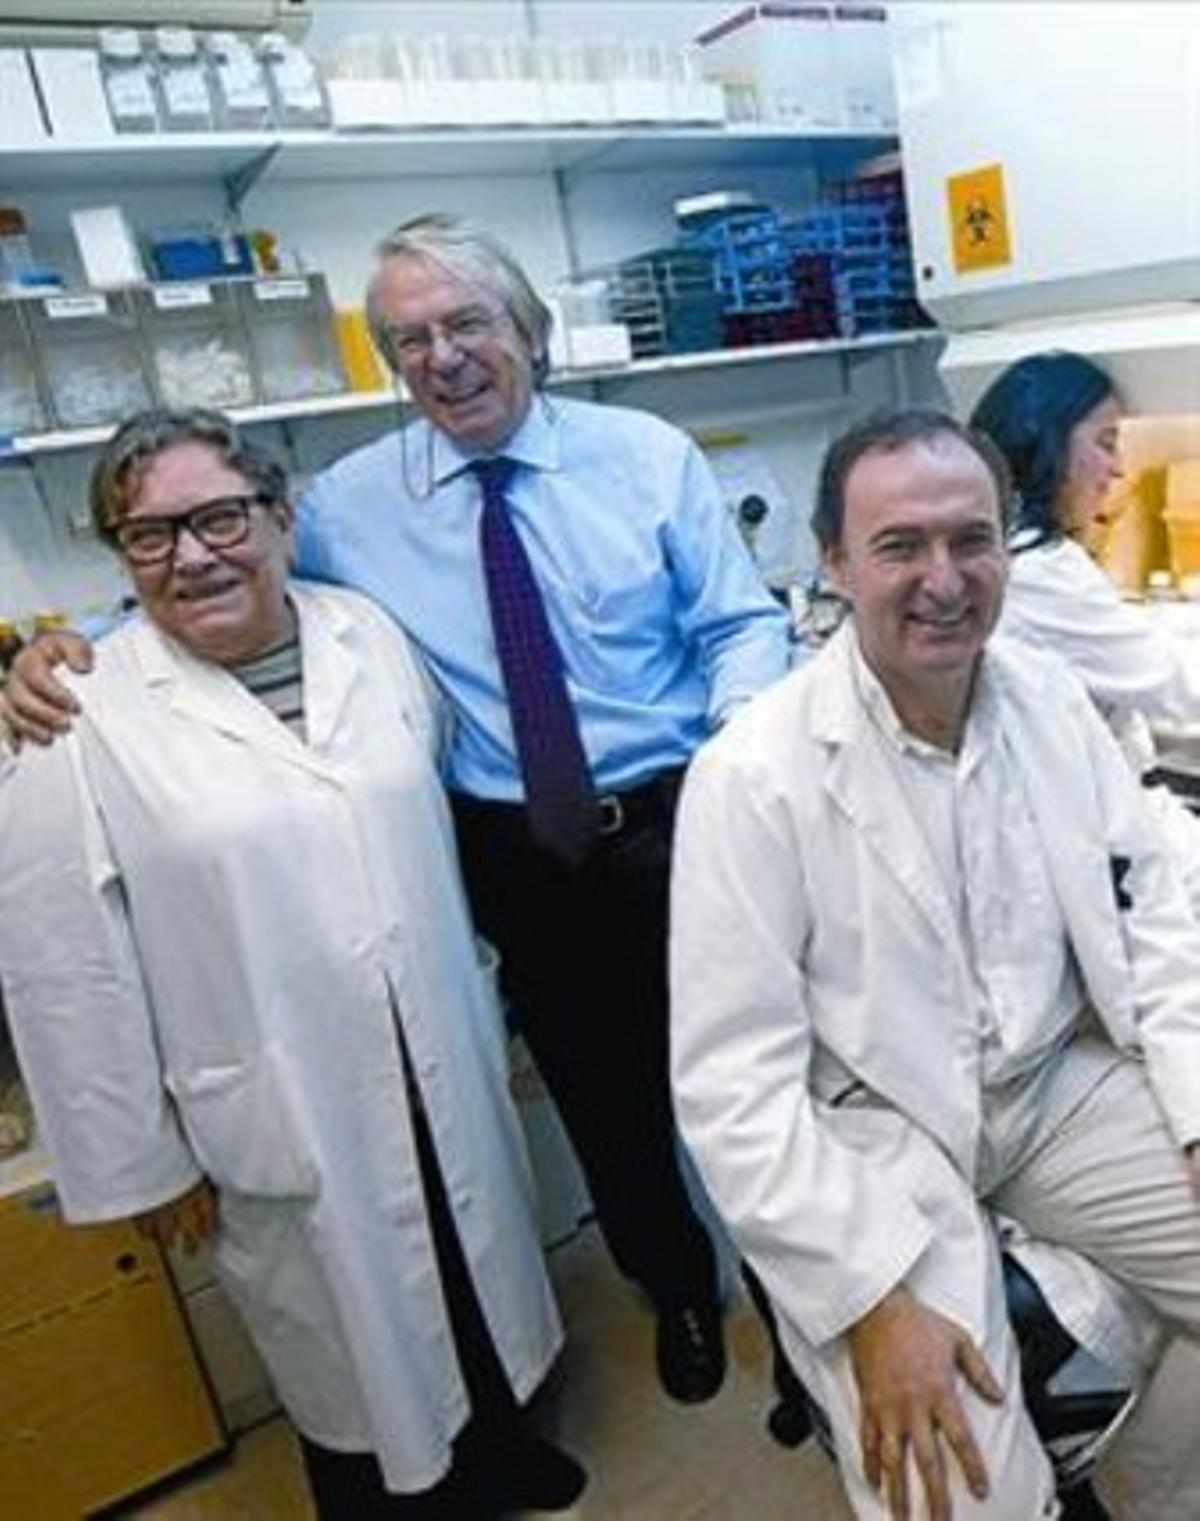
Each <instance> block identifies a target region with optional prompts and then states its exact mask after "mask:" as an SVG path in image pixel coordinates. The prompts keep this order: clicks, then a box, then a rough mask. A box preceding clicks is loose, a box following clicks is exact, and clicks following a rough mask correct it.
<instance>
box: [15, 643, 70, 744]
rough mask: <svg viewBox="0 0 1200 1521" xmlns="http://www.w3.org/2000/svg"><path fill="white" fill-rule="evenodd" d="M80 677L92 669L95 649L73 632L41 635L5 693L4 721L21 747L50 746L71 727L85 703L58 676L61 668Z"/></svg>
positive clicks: (17, 662)
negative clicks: (27, 743) (57, 669)
mask: <svg viewBox="0 0 1200 1521" xmlns="http://www.w3.org/2000/svg"><path fill="white" fill-rule="evenodd" d="M63 664H65V665H67V666H68V667H69V668H70V669H71V670H72V671H76V672H78V673H79V674H80V675H83V674H85V673H86V672H87V671H90V670H91V668H92V646H91V645H90V644H89V643H88V641H87V640H86V639H85V638H84V637H83V635H82V634H75V633H72V632H71V630H70V629H60V630H56V631H55V632H54V633H48V634H39V635H38V636H37V638H36V639H35V640H33V642H32V643H31V644H27V645H26V646H25V648H24V649H23V650H22V651H21V652H20V654H19V655H18V656H17V658H16V659H15V660H14V661H13V665H12V670H11V671H9V673H8V680H7V681H6V682H5V684H4V690H3V692H0V720H2V721H3V724H4V728H5V729H6V730H7V731H8V736H9V738H10V740H11V741H12V743H13V745H14V746H15V747H19V746H20V745H21V744H22V743H23V742H24V741H25V740H31V741H32V742H33V743H34V744H35V745H49V744H52V743H53V742H54V740H55V739H56V738H57V737H58V736H59V735H60V734H65V733H66V732H67V731H68V729H70V727H71V718H72V716H73V715H74V714H76V713H78V712H79V703H78V702H77V701H76V700H75V697H74V696H73V695H72V694H71V693H70V692H68V691H67V689H66V687H64V686H63V684H62V682H61V681H59V680H58V679H57V678H56V677H55V675H54V667H55V666H56V665H63Z"/></svg>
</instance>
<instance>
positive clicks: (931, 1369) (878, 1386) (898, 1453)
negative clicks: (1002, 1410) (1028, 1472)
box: [847, 1288, 1004, 1521]
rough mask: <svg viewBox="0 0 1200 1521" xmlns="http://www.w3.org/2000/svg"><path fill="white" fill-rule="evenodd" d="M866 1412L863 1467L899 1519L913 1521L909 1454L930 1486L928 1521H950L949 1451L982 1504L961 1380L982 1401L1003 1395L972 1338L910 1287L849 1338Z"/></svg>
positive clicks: (980, 1472) (983, 1475) (982, 1473)
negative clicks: (909, 1486)
mask: <svg viewBox="0 0 1200 1521" xmlns="http://www.w3.org/2000/svg"><path fill="white" fill-rule="evenodd" d="M847 1339H848V1341H849V1344H850V1356H851V1361H852V1363H853V1366H854V1376H855V1379H856V1381H857V1383H858V1393H859V1401H860V1404H861V1407H862V1430H861V1438H862V1452H863V1468H864V1470H865V1472H866V1476H867V1482H868V1483H869V1484H871V1485H872V1487H873V1488H875V1489H880V1488H881V1487H882V1488H885V1489H886V1494H887V1502H888V1508H889V1510H890V1511H891V1514H892V1516H893V1517H895V1518H896V1521H908V1518H909V1517H910V1516H911V1515H912V1513H913V1512H912V1498H911V1496H910V1495H909V1492H908V1458H909V1453H910V1451H911V1454H912V1458H913V1460H914V1462H915V1463H916V1466H917V1472H918V1473H919V1474H920V1475H921V1479H922V1481H923V1482H924V1485H925V1493H926V1495H927V1497H928V1501H929V1517H930V1521H950V1493H949V1489H948V1488H947V1483H946V1453H945V1447H944V1445H943V1444H945V1446H948V1447H949V1448H950V1451H951V1452H952V1453H953V1454H954V1457H955V1459H956V1460H957V1462H958V1465H959V1467H960V1468H961V1469H962V1471H963V1477H964V1478H965V1479H966V1482H967V1487H968V1489H969V1490H970V1491H971V1493H972V1494H973V1495H974V1496H975V1498H976V1499H978V1500H983V1499H986V1498H987V1493H988V1478H987V1470H986V1468H985V1466H984V1462H983V1457H982V1454H981V1453H980V1451H979V1448H978V1447H977V1445H976V1443H975V1438H974V1436H973V1435H972V1433H971V1428H970V1425H969V1424H968V1422H967V1417H966V1413H965V1411H964V1410H963V1407H962V1402H961V1401H960V1399H959V1390H958V1381H959V1377H960V1375H961V1376H962V1377H964V1378H966V1380H967V1382H968V1383H969V1384H970V1385H971V1386H972V1388H974V1389H975V1390H976V1391H977V1392H978V1393H979V1394H981V1395H982V1396H983V1398H984V1399H987V1400H991V1401H993V1402H994V1403H996V1404H999V1403H1000V1402H1001V1401H1002V1400H1003V1398H1004V1391H1003V1390H1002V1389H1001V1388H1000V1386H999V1384H997V1382H996V1380H995V1379H994V1378H993V1376H992V1374H991V1371H990V1370H989V1368H988V1366H987V1364H986V1363H985V1362H984V1360H983V1356H982V1354H981V1353H980V1351H979V1349H978V1348H977V1347H976V1346H975V1344H974V1342H973V1341H972V1340H971V1338H970V1337H969V1336H968V1335H967V1333H966V1332H965V1331H964V1330H963V1329H962V1328H961V1326H958V1325H956V1324H955V1322H954V1321H952V1320H948V1319H947V1318H946V1316H944V1315H940V1314H938V1312H937V1311H936V1310H931V1309H929V1308H928V1307H927V1306H926V1305H923V1304H922V1303H921V1302H920V1300H918V1299H916V1298H914V1296H913V1295H912V1294H910V1293H909V1292H908V1290H907V1289H905V1288H897V1289H893V1290H892V1291H891V1293H890V1294H888V1295H887V1296H886V1297H885V1298H884V1299H882V1300H881V1301H880V1302H879V1304H877V1305H876V1306H875V1308H874V1309H873V1310H870V1311H868V1313H867V1314H866V1315H864V1316H863V1318H862V1319H861V1320H860V1321H858V1322H857V1323H856V1324H855V1325H854V1326H852V1327H851V1328H850V1330H849V1332H848V1333H847Z"/></svg>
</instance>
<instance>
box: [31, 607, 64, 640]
mask: <svg viewBox="0 0 1200 1521" xmlns="http://www.w3.org/2000/svg"><path fill="white" fill-rule="evenodd" d="M69 627H70V624H69V623H68V621H67V615H66V613H59V612H45V613H34V615H33V632H34V635H35V637H36V636H37V635H38V634H56V633H58V631H59V630H60V629H64V628H69Z"/></svg>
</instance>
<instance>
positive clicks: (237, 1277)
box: [0, 583, 561, 1490]
mask: <svg viewBox="0 0 1200 1521" xmlns="http://www.w3.org/2000/svg"><path fill="white" fill-rule="evenodd" d="M292 596H293V599H294V601H295V604H296V607H297V610H298V613H299V619H300V630H301V640H302V650H303V662H304V683H305V687H304V692H305V711H306V719H307V726H308V743H307V744H304V743H302V742H301V741H300V740H299V739H298V738H296V737H295V736H294V735H293V734H292V733H291V732H290V731H289V730H288V729H287V728H286V727H285V726H284V725H283V724H282V723H280V721H279V720H278V719H276V718H275V717H274V716H273V715H272V714H271V713H270V712H269V711H268V710H267V708H266V707H265V706H263V705H262V704H261V703H260V702H259V700H258V699H256V698H254V697H253V696H251V695H250V694H249V693H248V692H247V691H246V690H245V689H244V688H243V687H242V686H241V685H240V684H239V683H238V682H237V680H236V679H235V678H234V677H232V676H230V675H229V674H228V673H226V672H224V671H222V670H221V669H220V668H218V667H216V666H212V665H207V664H204V663H202V662H199V661H197V660H196V659H194V658H193V657H191V656H190V655H189V654H188V653H187V652H186V651H184V650H183V649H182V647H181V646H179V645H178V644H176V643H174V642H172V641H171V640H170V639H169V638H167V637H165V636H164V635H162V634H161V633H159V632H158V631H157V630H156V629H155V628H154V627H152V626H151V625H150V624H149V623H146V622H144V621H141V620H136V621H134V622H133V623H132V624H131V625H129V626H127V627H125V628H123V629H122V630H120V631H119V632H117V633H115V634H113V635H112V636H110V637H109V638H108V639H106V640H105V641H103V642H102V644H101V645H100V646H99V647H98V649H97V663H96V670H95V672H94V674H92V675H90V676H88V677H86V678H85V679H83V680H80V681H79V682H78V683H77V691H78V693H79V696H80V699H81V701H82V703H83V704H84V711H83V715H82V716H81V717H80V718H79V719H78V720H77V722H76V725H75V730H74V733H73V734H72V736H71V737H70V738H69V739H68V740H67V741H65V742H62V743H59V744H56V745H55V746H54V747H53V748H52V749H51V750H49V751H46V752H41V751H33V750H27V751H26V752H24V753H23V754H22V755H21V757H20V758H19V760H18V761H16V762H15V763H12V764H11V767H10V773H9V774H8V775H7V776H5V778H4V781H3V784H2V785H0V842H2V844H0V965H3V968H4V983H5V996H6V999H7V1001H8V1004H9V1008H10V1014H11V1017H12V1022H13V1025H14V1030H15V1035H16V1039H17V1044H18V1048H19V1054H20V1057H21V1060H22V1064H23V1067H24V1069H25V1072H26V1075H27V1078H28V1080H29V1083H30V1086H31V1089H32V1092H33V1096H34V1100H35V1104H36V1108H37V1112H38V1116H39V1119H40V1123H41V1127H42V1129H43V1132H44V1136H45V1139H46V1141H47V1144H48V1147H49V1150H50V1152H51V1155H52V1159H53V1169H54V1175H55V1179H56V1183H57V1186H58V1190H59V1194H60V1197H61V1200H62V1203H63V1207H64V1211H65V1213H66V1215H67V1216H68V1218H70V1219H73V1220H98V1219H109V1218H115V1217H120V1216H126V1215H130V1214H132V1213H134V1212H136V1211H140V1210H144V1209H147V1208H150V1207H151V1206H154V1205H156V1204H159V1203H162V1202H164V1201H165V1200H167V1199H169V1198H171V1197H173V1196H174V1195H176V1194H178V1193H180V1192H181V1191H182V1190H184V1189H186V1188H188V1187H189V1186H190V1185H191V1184H192V1183H194V1182H195V1181H196V1180H197V1178H198V1177H199V1176H200V1174H201V1173H205V1174H207V1175H208V1176H209V1177H210V1178H211V1179H212V1180H213V1182H214V1183H215V1184H216V1186H217V1188H218V1189H219V1191H220V1196H221V1220H222V1225H221V1231H220V1235H219V1238H218V1243H217V1249H216V1257H217V1263H218V1269H219V1272H220V1275H221V1278H222V1280H223V1282H224V1283H225V1285H226V1286H227V1288H228V1289H229V1292H230V1293H231V1295H232V1296H233V1298H234V1300H235V1301H236V1303H237V1304H238V1306H239V1308H240V1309H241V1311H242V1313H243V1315H244V1317H245V1319H246V1322H247V1324H248V1327H249V1329H250V1331H251V1334H252V1336H253V1337H254V1339H255V1341H256V1343H257V1345H258V1347H259V1349H260V1350H261V1351H262V1353H263V1355H264V1357H265V1359H266V1361H267V1363H268V1365H269V1367H270V1370H271V1372H272V1374H273V1376H274V1379H275V1382H276V1384H277V1387H278V1390H279V1394H280V1396H281V1398H282V1400H283V1402H284V1404H285V1406H286V1407H287V1409H288V1410H289V1412H290V1413H291V1415H292V1416H293V1418H294V1419H295V1420H296V1422H297V1424H298V1425H299V1426H300V1428H301V1429H302V1430H303V1431H305V1432H306V1433H307V1434H308V1435H309V1436H311V1437H312V1438H313V1439H314V1440H316V1441H319V1442H322V1443H324V1444H326V1445H329V1446H332V1447H337V1448H349V1449H363V1448H370V1449H373V1450H374V1451H375V1452H376V1453H377V1454H378V1456H379V1459H380V1461H381V1464H382V1467H383V1472H384V1475H385V1478H386V1480H387V1482H388V1484H389V1486H391V1487H392V1488H394V1489H398V1490H412V1489H420V1488H424V1487H426V1486H427V1485H430V1484H432V1483H433V1482H434V1481H435V1480H436V1479H437V1478H438V1477H439V1476H440V1475H441V1474H442V1473H443V1472H444V1470H445V1468H446V1467H447V1464H448V1462H449V1459H450V1447H449V1444H450V1442H451V1439H452V1438H453V1436H454V1435H455V1433H456V1431H457V1430H458V1428H459V1427H460V1426H461V1424H462V1422H463V1420H464V1418H465V1416H466V1413H467V1409H468V1401H467V1396H466V1393H465V1390H464V1387H463V1383H462V1379H461V1377H460V1373H459V1369H458V1366H457V1361H456V1358H455V1356H454V1353H453V1346H452V1342H451V1337H450V1329H449V1325H448V1322H447V1317H446V1312H445V1307H444V1304H443V1300H442V1296H441V1291H440V1287H439V1281H438V1274H437V1268H436V1263H435V1259H434V1255H433V1250H432V1243H431V1237H430V1232H429V1224H428V1218H427V1215H426V1211H425V1206H424V1200H423V1195H422V1191H421V1186H420V1178H419V1173H418V1165H417V1159H416V1155H415V1150H414V1144H413V1136H412V1130H411V1125H410V1115H409V1105H408V1100H407V1098H406V1093H405V1085H404V1081H403V1076H402V1069H401V1061H400V1047H399V1043H398V1041H397V1033H396V1018H395V1014H394V1012H393V1011H394V1010H395V1011H396V1012H398V1015H399V1022H400V1026H401V1028H402V1030H403V1038H404V1041H405V1043H406V1045H407V1049H408V1051H409V1053H410V1056H411V1060H412V1065H413V1069H414V1071H415V1073H416V1075H417V1080H418V1083H419V1086H420V1088H421V1091H422V1094H423V1099H424V1105H425V1109H426V1111H427V1114H428V1119H429V1124H430V1127H431V1130H432V1134H433V1137H434V1142H435V1145H436V1148H437V1152H438V1157H439V1162H440V1167H441V1172H442V1175H443V1177H444V1180H445V1184H446V1190H447V1193H448V1195H449V1198H450V1201H451V1207H452V1210H453V1213H454V1217H455V1221H456V1224H457V1227H458V1232H459V1234H460V1237H461V1240H462V1245H463V1249H464V1251H465V1254H466V1257H467V1260H468V1262H469V1264H470V1267H471V1272H472V1277H473V1279H474V1283H475V1287H476V1290H477V1293H478V1295H479V1299H480V1301H481V1303H482V1306H483V1309H484V1312H485V1315H486V1317H487V1321H488V1324H489V1327H490V1329H491V1333H492V1336H493V1338H494V1340H495V1343H496V1347H497V1350H498V1352H499V1355H500V1357H501V1360H502V1362H503V1363H504V1366H505V1368H506V1369H507V1371H508V1374H509V1377H510V1380H511V1382H512V1385H513V1388H514V1390H515V1392H516V1394H517V1397H518V1398H521V1399H523V1398H525V1397H527V1396H528V1395H529V1394H530V1393H531V1392H532V1390H533V1389H534V1387H535V1386H536V1385H537V1383H538V1382H539V1381H540V1379H541V1378H542V1376H543V1375H544V1373H545V1372H546V1369H547V1367H548V1365H549V1363H550V1361H551V1359H552V1358H553V1356H554V1354H555V1352H556V1351H557V1349H558V1346H559V1343H560V1339H561V1333H560V1328H559V1323H558V1319H557V1315H556V1312H555V1309H554V1305H553V1300H552V1297H551V1293H550V1289H549V1286H548V1283H547V1279H546V1276H545V1271H544V1266H543V1262H542V1257H541V1253H540V1249H539V1246H538V1239H537V1233H536V1230H535V1224H534V1212H533V1203H532V1191H531V1187H530V1176H529V1172H528V1167H527V1162H526V1159H525V1155H524V1152H523V1148H522V1144H521V1138H520V1134H519V1128H518V1125H517V1120H516V1116H515V1114H514V1112H513V1109H512V1107H511V1105H510V1103H509V1099H508V1093H507V1088H506V1074H505V1059H504V1045H503V1037H502V1031H501V1029H500V1028H499V1025H498V1021H497V1015H496V1010H495V1007H494V1004H493V1003H490V1002H489V1000H488V998H487V997H486V995H485V990H484V987H483V984H482V981H481V978H480V975H479V971H478V965H477V961H476V957H475V953H474V944H473V941H472V937H471V932H470V928H469V921H468V916H467V911H466V906H465V901H464V897H463V894H462V890H461V886H460V883H459V879H458V875H457V872H456V869H455V860H454V847H453V836H452V830H451V825H450V822H449V817H448V813H447V809H446V806H445V801H444V798H443V795H442V791H441V787H440V785H439V781H438V776H437V772H436V769H435V758H434V752H435V748H436V737H435V732H434V730H435V716H434V712H433V707H432V703H431V698H430V694H429V690H428V688H426V687H425V685H424V684H423V680H422V677H421V674H420V672H419V670H418V667H417V665H416V664H415V662H414V660H413V657H412V655H411V653H410V650H409V647H408V645H407V643H406V641H405V639H404V637H403V635H402V634H401V633H400V632H399V631H398V630H397V628H396V627H395V625H394V624H392V623H391V622H390V621H389V620H388V619H387V618H386V617H385V616H384V615H383V614H382V613H381V612H380V611H379V610H378V609H377V608H375V607H373V606H372V605H371V604H369V603H367V602H366V601H364V600H363V599H362V598H360V597H358V596H356V595H354V594H353V593H350V592H346V591H342V590H334V589H332V588H317V587H315V586H311V585H304V584H303V583H297V584H294V585H293V587H292Z"/></svg>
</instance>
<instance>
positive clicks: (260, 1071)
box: [167, 1047, 318, 1199]
mask: <svg viewBox="0 0 1200 1521" xmlns="http://www.w3.org/2000/svg"><path fill="white" fill-rule="evenodd" d="M167 1087H168V1088H169V1090H170V1091H171V1093H172V1094H173V1096H174V1098H175V1102H176V1105H177V1107H178V1109H179V1114H180V1118H181V1120H182V1122H183V1128H184V1130H185V1132H186V1133H187V1138H188V1141H189V1143H190V1145H191V1148H192V1151H193V1152H194V1153H195V1157H196V1160H197V1162H198V1163H199V1164H200V1166H201V1167H202V1168H203V1170H204V1171H205V1172H206V1173H207V1174H208V1176H209V1177H210V1178H211V1179H212V1180H213V1182H214V1183H215V1184H216V1185H217V1187H218V1188H228V1189H233V1190H235V1191H236V1192H237V1193H241V1194H249V1195H258V1196H259V1197H261V1198H267V1199H290V1198H311V1197H313V1196H314V1195H315V1194H316V1193H317V1192H318V1177H317V1169H316V1167H315V1165H314V1163H313V1161H312V1159H311V1157H310V1156H309V1155H308V1151H307V1148H306V1147H305V1146H304V1144H303V1142H302V1140H301V1138H300V1135H299V1133H298V1129H297V1125H296V1117H295V1115H294V1114H293V1112H292V1108H291V1105H290V1103H289V1102H288V1097H287V1094H286V1092H285V1091H284V1088H283V1085H282V1083H281V1081H280V1075H279V1073H278V1071H277V1070H276V1068H275V1065H274V1063H273V1061H272V1057H271V1052H270V1048H269V1047H268V1048H267V1049H265V1050H263V1051H260V1052H259V1053H258V1054H257V1055H256V1056H251V1057H248V1058H247V1060H245V1061H244V1062H231V1063H228V1064H226V1063H222V1064H221V1065H219V1066H216V1065H211V1066H205V1067H196V1068H194V1069H192V1070H191V1071H189V1072H186V1073H176V1074H174V1075H172V1076H171V1077H169V1078H168V1079H167Z"/></svg>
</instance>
